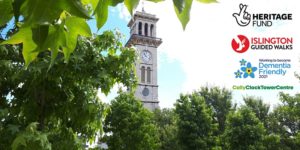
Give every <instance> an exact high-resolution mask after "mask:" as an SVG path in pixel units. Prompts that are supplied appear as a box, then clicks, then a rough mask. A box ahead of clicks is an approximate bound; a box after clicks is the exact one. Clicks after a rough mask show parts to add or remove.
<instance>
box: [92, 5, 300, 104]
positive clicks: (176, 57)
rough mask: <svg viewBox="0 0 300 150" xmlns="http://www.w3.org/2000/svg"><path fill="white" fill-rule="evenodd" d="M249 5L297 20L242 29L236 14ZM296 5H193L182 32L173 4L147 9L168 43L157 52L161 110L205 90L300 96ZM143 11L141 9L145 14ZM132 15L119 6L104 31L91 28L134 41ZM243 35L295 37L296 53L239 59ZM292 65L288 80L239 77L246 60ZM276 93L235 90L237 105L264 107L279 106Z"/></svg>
mask: <svg viewBox="0 0 300 150" xmlns="http://www.w3.org/2000/svg"><path fill="white" fill-rule="evenodd" d="M240 3H244V4H247V5H248V8H247V11H248V12H250V13H292V14H293V20H292V21H287V22H273V25H272V27H263V28H262V27H252V26H247V27H240V26H238V25H237V23H236V21H235V19H234V18H233V16H232V14H233V13H237V12H238V11H239V4H240ZM296 3H298V2H297V1H296V0H286V1H284V2H283V1H282V0H247V1H246V0H231V1H228V0H219V1H218V3H214V4H203V3H199V2H197V1H194V3H193V6H192V10H191V14H190V18H191V19H190V22H189V23H188V25H187V27H186V30H185V31H183V29H182V27H181V24H180V22H179V20H178V19H177V17H176V15H175V12H174V7H173V4H172V1H168V0H167V1H165V2H161V3H158V4H154V3H151V2H145V3H144V9H145V11H146V12H147V13H151V14H155V15H156V16H157V17H158V18H159V21H158V23H157V37H159V38H162V40H163V43H162V44H161V46H160V47H159V48H158V85H159V88H158V89H159V93H158V94H159V101H160V104H159V105H160V107H162V108H166V107H168V108H169V107H173V104H174V103H175V102H176V99H178V98H179V95H180V93H184V94H186V93H191V92H193V91H195V90H197V89H199V88H200V87H201V86H210V87H211V86H219V87H225V88H227V89H229V90H232V86H233V85H248V84H251V85H291V86H294V90H285V91H283V92H286V93H290V94H295V93H296V92H297V91H299V90H300V88H299V80H298V79H296V78H295V77H294V73H295V72H298V73H300V64H299V60H300V57H299V56H300V53H299V44H298V43H299V42H297V40H298V39H300V37H299V36H300V33H299V32H300V30H299V29H298V30H297V28H296V27H299V26H300V21H299V15H300V11H297V5H296ZM141 7H142V6H141V5H139V6H138V8H137V9H136V10H137V11H141V9H142V8H141ZM130 18H131V16H130V15H129V13H128V11H127V9H126V8H125V7H124V5H122V4H119V5H118V6H116V7H111V8H110V9H109V18H108V21H107V23H106V24H105V26H104V27H103V28H102V29H101V30H99V31H98V30H97V28H96V23H95V21H91V22H90V23H89V24H90V26H91V28H92V31H93V32H94V33H101V32H102V31H104V30H113V29H117V30H119V31H121V32H122V33H123V34H124V35H125V38H124V43H125V42H126V41H127V40H128V38H129V28H128V27H127V23H128V21H129V20H130ZM238 34H243V35H246V36H247V37H248V38H249V37H278V36H280V37H293V39H294V40H293V41H294V44H293V50H291V51H253V50H248V51H247V52H245V53H242V54H240V53H236V52H234V51H233V49H232V48H231V41H232V39H233V38H234V37H236V36H237V35H238ZM259 58H261V59H291V61H292V62H291V66H292V67H291V68H290V69H289V70H288V72H287V74H286V75H285V76H270V77H269V78H267V79H259V78H254V79H252V78H247V79H237V78H235V76H234V72H235V71H236V70H237V69H239V61H240V60H241V59H246V60H247V61H250V62H252V63H254V62H257V61H258V59H259ZM117 89H118V86H115V87H114V89H113V90H112V91H111V94H109V95H108V96H105V95H103V94H101V92H99V94H98V95H99V96H100V98H101V99H102V100H103V101H105V102H109V101H110V100H111V99H112V98H113V97H114V96H116V91H117ZM278 92H280V91H279V90H276V91H262V90H260V91H259V90H258V91H257V90H252V91H240V90H233V101H234V102H236V103H238V104H242V103H243V102H242V98H243V97H244V96H247V95H248V96H249V95H253V96H257V97H261V98H262V99H263V100H264V102H265V103H268V104H270V105H272V106H274V105H276V104H278V102H279V100H278Z"/></svg>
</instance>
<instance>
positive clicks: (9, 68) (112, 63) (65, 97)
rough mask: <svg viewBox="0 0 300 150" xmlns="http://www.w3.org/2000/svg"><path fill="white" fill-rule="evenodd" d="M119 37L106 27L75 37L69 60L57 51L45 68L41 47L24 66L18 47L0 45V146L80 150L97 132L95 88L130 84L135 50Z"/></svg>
mask: <svg viewBox="0 0 300 150" xmlns="http://www.w3.org/2000/svg"><path fill="white" fill-rule="evenodd" d="M120 38H121V37H120V35H119V34H118V33H114V32H111V31H107V32H104V33H103V34H102V35H99V36H95V37H93V38H84V37H81V38H79V41H78V44H77V48H76V50H75V51H74V53H73V54H72V55H70V59H69V63H64V58H63V56H62V54H58V57H57V58H56V60H55V62H53V64H52V67H51V68H49V63H50V62H51V59H52V58H51V56H50V55H48V52H47V51H45V52H42V53H40V54H39V55H38V56H37V60H36V61H35V62H33V63H32V64H31V65H30V66H29V67H28V68H27V69H25V68H24V66H25V62H24V60H23V59H22V55H21V53H22V50H21V48H20V45H4V46H0V58H1V60H0V70H4V71H1V72H0V76H1V78H0V135H5V136H4V137H3V136H2V137H1V138H0V149H10V148H11V144H13V145H12V147H20V145H21V146H23V147H27V148H28V149H35V148H37V147H35V146H37V145H39V146H43V148H37V149H46V147H49V144H47V143H50V144H51V147H52V148H53V149H81V148H82V145H83V144H84V143H85V142H88V141H92V140H93V139H94V138H95V136H96V134H97V133H101V132H102V120H103V118H104V116H105V107H104V105H103V103H102V102H101V101H100V99H99V98H98V97H97V92H98V89H99V88H100V89H101V91H102V92H104V93H108V92H109V91H110V89H111V88H112V87H113V85H114V84H115V83H122V84H123V85H125V86H127V87H134V85H135V84H136V80H135V77H134V76H133V74H132V73H133V71H134V62H135V51H134V50H133V49H131V48H125V47H123V46H122V43H121V42H120ZM33 123H34V124H33ZM78 136H80V138H78ZM37 139H38V140H37ZM43 143H44V144H43ZM15 145H17V146H15ZM31 145H34V146H31ZM33 147H35V148H33Z"/></svg>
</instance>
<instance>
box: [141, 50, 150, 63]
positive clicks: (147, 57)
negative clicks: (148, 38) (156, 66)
mask: <svg viewBox="0 0 300 150" xmlns="http://www.w3.org/2000/svg"><path fill="white" fill-rule="evenodd" d="M141 56H142V59H143V61H144V62H149V61H150V60H151V58H152V55H151V52H150V51H148V50H143V51H142V53H141Z"/></svg>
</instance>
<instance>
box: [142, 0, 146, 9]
mask: <svg viewBox="0 0 300 150" xmlns="http://www.w3.org/2000/svg"><path fill="white" fill-rule="evenodd" d="M142 12H145V1H144V0H142Z"/></svg>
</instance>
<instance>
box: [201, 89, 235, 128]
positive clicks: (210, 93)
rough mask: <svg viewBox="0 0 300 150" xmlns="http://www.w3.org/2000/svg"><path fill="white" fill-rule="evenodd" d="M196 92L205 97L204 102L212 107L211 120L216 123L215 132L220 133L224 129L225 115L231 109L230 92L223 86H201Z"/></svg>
mask: <svg viewBox="0 0 300 150" xmlns="http://www.w3.org/2000/svg"><path fill="white" fill-rule="evenodd" d="M197 93H199V95H201V96H202V97H203V98H204V99H205V102H206V104H207V105H208V106H209V107H210V108H211V109H212V111H213V121H214V123H218V130H217V132H218V134H222V133H223V132H224V130H225V121H226V116H227V115H228V113H229V112H230V111H231V110H232V109H233V108H232V102H231V100H232V94H231V92H230V91H229V90H227V89H225V88H223V89H220V88H219V87H212V88H208V87H202V88H201V89H200V90H199V91H197Z"/></svg>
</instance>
